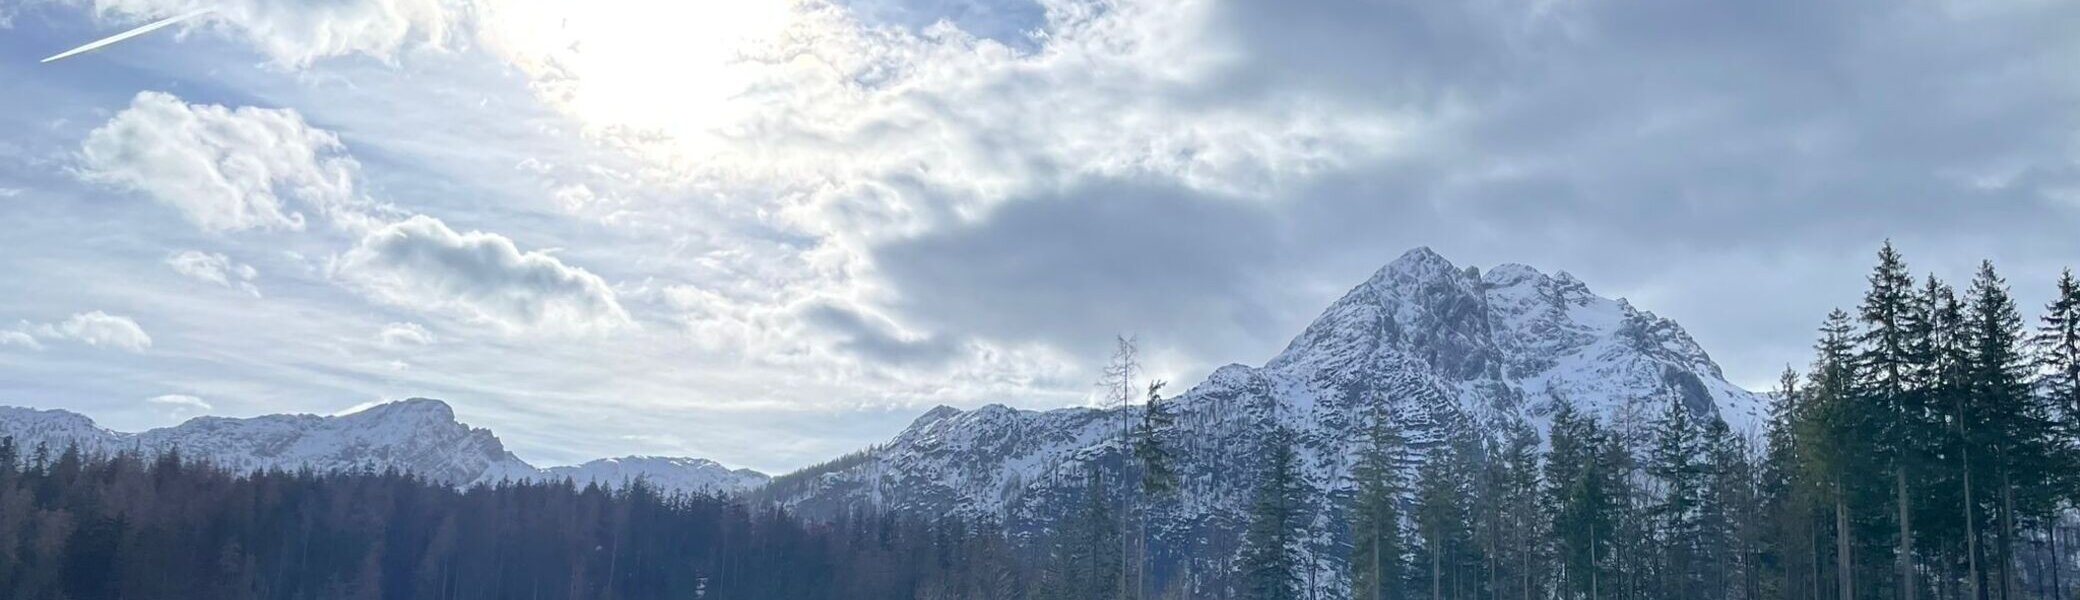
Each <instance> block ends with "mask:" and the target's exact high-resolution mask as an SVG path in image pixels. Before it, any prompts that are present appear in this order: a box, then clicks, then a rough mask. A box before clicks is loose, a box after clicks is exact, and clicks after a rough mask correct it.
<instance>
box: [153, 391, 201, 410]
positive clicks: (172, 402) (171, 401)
mask: <svg viewBox="0 0 2080 600" xmlns="http://www.w3.org/2000/svg"><path fill="white" fill-rule="evenodd" d="M144 401H145V402H149V403H152V404H157V405H159V406H164V407H167V408H170V409H173V410H174V411H175V412H180V411H187V410H193V411H206V410H212V409H214V408H215V407H212V406H210V405H209V403H208V402H205V401H203V400H202V399H201V398H198V397H195V396H190V395H187V394H165V395H160V396H153V397H150V398H146V399H145V400H144Z"/></svg>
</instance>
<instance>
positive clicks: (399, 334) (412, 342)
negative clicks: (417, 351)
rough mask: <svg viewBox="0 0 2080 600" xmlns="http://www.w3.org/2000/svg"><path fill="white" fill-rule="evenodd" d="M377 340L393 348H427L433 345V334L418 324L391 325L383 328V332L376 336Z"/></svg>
mask: <svg viewBox="0 0 2080 600" xmlns="http://www.w3.org/2000/svg"><path fill="white" fill-rule="evenodd" d="M376 340H377V341H380V342H382V344H383V345H384V346H388V347H391V348H402V347H405V346H426V345H431V344H432V343H433V332H431V331H427V330H426V326H424V325H420V324H418V323H391V324H389V325H384V326H383V331H382V332H381V333H378V334H376Z"/></svg>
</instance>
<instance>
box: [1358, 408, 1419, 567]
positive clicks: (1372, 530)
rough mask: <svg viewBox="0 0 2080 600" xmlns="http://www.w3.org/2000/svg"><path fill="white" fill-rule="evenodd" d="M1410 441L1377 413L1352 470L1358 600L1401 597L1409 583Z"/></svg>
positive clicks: (1392, 423)
mask: <svg viewBox="0 0 2080 600" xmlns="http://www.w3.org/2000/svg"><path fill="white" fill-rule="evenodd" d="M1406 454H1407V444H1406V442H1405V441H1404V440H1403V439H1402V437H1401V430H1400V427H1399V425H1398V424H1396V423H1394V422H1393V421H1392V420H1391V419H1389V418H1387V417H1386V416H1385V415H1383V414H1382V415H1376V416H1374V417H1373V418H1372V420H1371V423H1370V424H1369V425H1368V427H1367V428H1366V435H1365V446H1364V447H1363V449H1361V450H1360V451H1359V453H1358V463H1357V465H1355V466H1354V467H1353V468H1352V469H1351V476H1352V477H1353V478H1355V479H1356V480H1357V495H1356V497H1355V498H1353V499H1352V505H1351V510H1350V520H1351V539H1352V548H1351V555H1350V559H1349V561H1348V564H1349V568H1350V578H1351V597H1352V598H1353V599H1355V600H1401V599H1402V598H1403V597H1404V594H1403V593H1402V591H1403V589H1404V586H1405V585H1406V581H1407V579H1406V578H1407V575H1406V572H1405V564H1406V563H1405V562H1404V561H1405V560H1406V558H1405V555H1404V553H1405V552H1406V544H1405V543H1404V542H1403V540H1402V532H1401V501H1402V498H1403V497H1404V496H1406V495H1407V487H1408V486H1407V482H1406V481H1405V480H1404V479H1403V477H1402V472H1401V469H1402V462H1403V461H1404V460H1406Z"/></svg>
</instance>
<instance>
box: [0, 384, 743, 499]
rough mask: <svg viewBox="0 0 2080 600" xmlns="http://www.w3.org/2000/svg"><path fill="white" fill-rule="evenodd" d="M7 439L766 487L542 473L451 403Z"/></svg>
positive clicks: (48, 421) (559, 474)
mask: <svg viewBox="0 0 2080 600" xmlns="http://www.w3.org/2000/svg"><path fill="white" fill-rule="evenodd" d="M7 436H12V437H14V438H15V440H16V442H17V443H18V444H20V445H21V446H23V447H24V448H33V447H35V446H36V445H37V444H39V443H40V444H45V445H47V446H49V447H50V448H53V449H54V450H55V449H62V448H64V447H66V446H68V445H75V444H76V445H78V446H79V447H80V448H81V449H82V450H85V451H88V452H97V453H109V452H118V451H125V450H140V451H144V452H150V453H156V452H161V451H165V450H178V451H179V452H180V453H181V454H183V455H185V456H188V457H191V458H200V459H203V460H206V461H209V462H210V463H212V464H215V465H217V466H219V467H223V468H226V469H231V470H235V471H251V470H258V469H285V470H295V469H300V468H304V467H309V468H312V469H315V470H318V471H321V472H332V471H343V470H356V469H362V468H374V469H391V468H395V469H397V470H400V471H404V472H408V473H413V474H416V475H420V476H423V477H426V478H428V479H432V480H435V481H440V482H444V483H448V484H452V485H468V484H472V483H496V482H498V481H501V480H536V479H545V480H557V479H570V480H572V481H574V482H575V483H577V484H578V485H585V484H587V483H593V482H598V483H600V484H602V485H623V484H626V483H627V482H629V481H633V480H635V479H636V478H638V477H640V478H644V479H645V480H647V481H649V482H650V483H653V484H656V485H658V486H659V487H660V488H663V489H665V490H671V491H686V492H724V493H735V492H739V491H742V490H745V489H748V488H751V487H755V486H757V485H761V484H763V483H765V479H766V476H765V475H764V474H761V473H759V472H757V471H752V470H749V469H739V470H734V471H732V470H730V469H728V468H725V467H723V466H722V465H719V464H716V463H715V462H713V461H709V460H703V459H691V458H664V457H627V458H613V459H602V460H596V461H592V462H589V463H585V464H583V465H577V466H571V467H552V468H548V469H537V468H535V467H534V466H533V465H530V464H528V463H527V462H526V461H523V460H520V458H519V457H516V456H514V455H513V453H511V452H508V451H506V449H505V444H503V443H502V442H500V441H499V439H498V436H496V435H493V434H492V433H491V431H490V430H488V429H479V428H472V427H470V426H468V425H465V424H463V423H461V422H459V421H456V420H455V411H454V409H452V408H450V407H449V406H448V404H447V403H445V402H442V401H439V400H432V399H426V398H412V399H409V400H400V401H397V402H391V403H388V404H380V405H376V406H373V407H370V408H368V409H365V410H361V411H357V412H353V413H350V414H344V415H338V416H329V417H328V416H317V415H266V416H260V417H253V418H247V419H234V418H225V417H197V418H194V419H190V420H188V421H187V422H185V423H182V424H180V425H176V426H173V427H165V428H160V429H153V430H149V431H144V432H141V433H121V432H116V431H111V430H108V429H104V428H102V427H100V426H98V425H95V424H94V421H93V420H92V419H89V418H87V417H85V416H83V415H80V414H77V413H72V412H67V411H62V410H34V409H27V408H14V407H0V437H7Z"/></svg>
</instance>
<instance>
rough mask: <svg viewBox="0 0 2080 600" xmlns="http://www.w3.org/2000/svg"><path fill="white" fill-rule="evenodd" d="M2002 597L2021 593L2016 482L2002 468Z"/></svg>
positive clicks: (2005, 598)
mask: <svg viewBox="0 0 2080 600" xmlns="http://www.w3.org/2000/svg"><path fill="white" fill-rule="evenodd" d="M2000 526H2001V598H2002V599H2003V600H2007V599H2009V598H2014V597H2016V596H2019V595H2021V593H2022V590H2021V589H2019V588H2021V587H2022V585H2021V581H2020V580H2019V579H2017V578H2016V573H2015V533H2016V532H2015V484H2014V483H2013V481H2012V480H2011V479H2010V478H2009V477H2008V470H2007V469H2005V468H2003V469H2001V523H2000Z"/></svg>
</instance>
